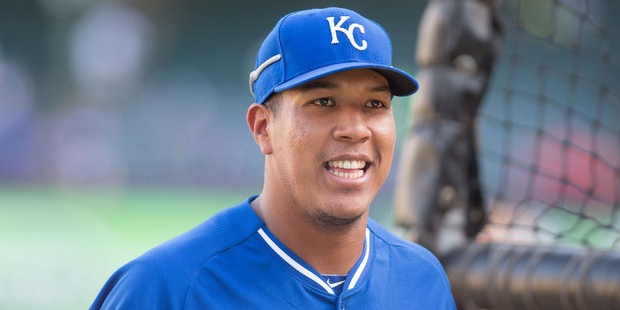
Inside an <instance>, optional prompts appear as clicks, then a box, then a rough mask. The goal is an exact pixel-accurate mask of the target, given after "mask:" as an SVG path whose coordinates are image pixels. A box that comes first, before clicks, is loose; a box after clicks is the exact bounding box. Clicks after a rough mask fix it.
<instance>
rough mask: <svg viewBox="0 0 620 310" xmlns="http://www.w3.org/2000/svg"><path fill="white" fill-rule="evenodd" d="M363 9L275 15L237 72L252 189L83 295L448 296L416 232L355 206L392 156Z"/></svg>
mask: <svg viewBox="0 0 620 310" xmlns="http://www.w3.org/2000/svg"><path fill="white" fill-rule="evenodd" d="M391 53H392V50H391V43H390V39H389V37H388V35H387V33H386V32H385V31H384V30H383V28H381V27H380V26H379V25H378V24H376V23H375V22H373V21H371V20H368V19H366V18H364V17H363V16H361V15H359V14H358V13H356V12H353V11H351V10H347V9H342V8H326V9H313V10H305V11H300V12H294V13H291V14H289V15H286V16H285V17H283V18H282V19H281V20H280V21H279V22H278V23H277V25H276V26H275V28H273V30H272V31H271V32H270V33H269V34H268V35H267V37H266V39H265V40H264V42H263V44H262V46H261V48H260V50H259V52H258V56H257V59H256V66H255V69H254V71H252V72H251V73H250V90H251V92H252V94H253V96H254V98H255V103H254V104H252V105H251V106H250V107H249V109H248V113H247V122H248V125H249V128H250V131H251V133H252V135H253V137H254V139H255V141H256V143H257V144H258V146H259V148H260V150H261V151H262V153H263V154H264V155H265V174H264V184H263V190H262V192H261V193H260V195H257V196H253V197H250V198H249V199H247V201H245V202H243V203H240V204H239V205H237V206H234V207H231V208H229V209H226V210H224V211H222V212H220V213H218V214H216V215H215V216H213V217H212V218H210V219H208V220H207V221H205V222H204V223H202V224H201V225H199V226H197V227H196V228H194V229H192V230H190V231H188V232H186V233H185V234H183V235H181V236H179V237H176V238H174V239H172V240H171V241H168V242H166V243H164V244H162V245H160V246H158V247H156V248H155V249H153V250H151V251H148V252H147V253H145V254H144V255H142V256H140V257H139V258H137V259H135V260H133V261H131V262H129V263H128V264H127V265H125V266H123V267H122V268H120V269H119V270H118V271H117V272H116V273H114V274H113V275H112V277H111V278H110V279H109V280H108V282H107V283H106V284H105V286H104V287H103V289H102V290H101V292H100V293H99V295H98V296H97V298H96V300H95V301H94V303H93V305H92V309H101V308H102V309H119V308H121V309H454V308H455V306H454V300H453V297H452V294H451V290H450V284H449V281H448V279H447V277H446V274H445V272H444V270H443V268H442V266H441V265H440V264H439V262H438V260H437V259H436V258H435V257H434V256H433V255H432V254H431V253H430V252H429V251H427V250H426V249H424V248H422V247H421V246H419V245H416V244H413V243H410V242H408V241H404V240H402V239H399V238H397V237H396V236H394V235H393V234H391V233H390V232H388V231H387V230H386V229H384V228H382V227H381V226H379V225H378V224H377V223H376V222H374V221H372V220H371V219H369V218H368V211H369V210H368V209H369V207H370V204H371V202H372V200H373V198H374V197H375V195H376V193H377V191H378V190H379V188H380V187H381V186H382V184H383V183H384V181H385V180H386V178H387V176H388V172H389V170H390V166H391V164H392V157H393V149H394V140H395V124H394V116H393V110H392V106H391V101H392V96H405V95H410V94H412V93H414V92H415V91H416V90H417V88H418V84H417V82H416V81H415V80H414V79H413V78H412V77H411V76H410V75H409V74H407V73H405V72H404V71H401V70H399V69H396V68H394V67H392V64H391Z"/></svg>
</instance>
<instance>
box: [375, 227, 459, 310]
mask: <svg viewBox="0 0 620 310" xmlns="http://www.w3.org/2000/svg"><path fill="white" fill-rule="evenodd" d="M368 228H369V230H370V231H371V233H372V235H373V236H374V245H375V250H374V256H375V260H374V268H373V269H374V273H373V275H374V276H375V277H376V278H377V279H381V280H380V281H381V285H379V286H385V287H389V292H390V294H392V295H393V296H401V297H402V298H400V301H395V302H398V303H401V306H402V307H401V306H399V308H412V307H413V308H416V309H455V305H454V298H453V296H452V289H451V287H450V281H449V280H448V276H447V275H446V272H445V270H444V268H443V266H442V265H441V263H440V262H439V260H438V259H437V257H436V256H435V255H433V253H431V252H430V251H429V250H427V249H426V248H424V247H422V246H421V245H419V244H415V243H412V242H409V241H407V240H404V239H402V238H399V237H398V236H396V235H394V234H393V233H391V232H390V231H388V230H387V229H385V228H383V227H382V226H380V225H379V224H377V223H376V222H374V221H372V220H369V223H368ZM412 288H414V289H412ZM403 305H406V306H403ZM414 305H415V306H414Z"/></svg>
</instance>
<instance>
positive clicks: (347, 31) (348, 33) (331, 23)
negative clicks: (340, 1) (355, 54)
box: [327, 16, 368, 51]
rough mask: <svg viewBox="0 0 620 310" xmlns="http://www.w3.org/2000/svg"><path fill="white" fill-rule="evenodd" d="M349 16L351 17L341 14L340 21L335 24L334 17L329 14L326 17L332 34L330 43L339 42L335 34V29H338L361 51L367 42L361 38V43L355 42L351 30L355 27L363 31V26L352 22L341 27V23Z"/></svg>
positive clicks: (366, 45)
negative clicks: (346, 26) (347, 25)
mask: <svg viewBox="0 0 620 310" xmlns="http://www.w3.org/2000/svg"><path fill="white" fill-rule="evenodd" d="M349 18H351V16H341V17H340V21H339V22H338V24H335V25H334V17H331V16H330V17H328V18H327V21H328V22H329V29H330V30H331V34H332V44H338V43H340V42H339V41H338V35H337V34H336V31H340V32H342V33H344V34H345V35H346V36H347V38H348V39H349V42H351V45H353V47H355V48H356V49H358V50H360V51H363V50H365V49H366V47H368V42H366V40H362V45H359V44H357V42H355V37H353V31H354V30H355V29H358V30H359V31H360V32H361V33H364V26H362V25H360V24H356V23H353V24H351V25H349V28H342V24H344V22H346V21H347V20H348V19H349Z"/></svg>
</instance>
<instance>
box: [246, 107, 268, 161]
mask: <svg viewBox="0 0 620 310" xmlns="http://www.w3.org/2000/svg"><path fill="white" fill-rule="evenodd" d="M246 118H247V122H248V126H249V127H250V131H251V132H252V136H254V141H256V144H258V146H259V147H260V150H261V152H262V153H263V154H265V155H269V154H271V153H273V148H272V146H271V139H270V135H269V127H268V124H269V120H270V119H271V112H270V111H269V110H268V109H267V107H265V106H264V105H262V104H258V103H254V104H252V105H251V106H250V107H249V108H248V113H247V116H246Z"/></svg>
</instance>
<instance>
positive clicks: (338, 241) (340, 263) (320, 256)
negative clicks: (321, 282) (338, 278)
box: [251, 195, 368, 274]
mask: <svg viewBox="0 0 620 310" xmlns="http://www.w3.org/2000/svg"><path fill="white" fill-rule="evenodd" d="M251 205H252V209H254V211H255V212H256V214H257V215H258V216H259V217H260V218H261V219H262V220H263V221H264V222H265V224H266V225H267V227H268V228H269V230H270V231H271V232H272V233H273V234H274V235H275V236H276V237H277V238H278V240H280V241H281V242H282V243H284V245H286V247H287V248H289V249H290V250H291V251H293V252H294V253H295V254H296V255H297V256H299V257H300V258H301V259H303V260H304V261H305V262H306V263H308V264H309V265H310V266H312V267H313V268H314V269H315V270H317V271H318V272H319V273H322V274H347V273H348V272H349V271H350V270H351V268H353V266H354V265H355V263H356V262H357V260H358V259H359V257H360V256H361V254H362V251H363V249H364V240H365V233H366V224H367V220H368V218H367V214H364V215H363V216H362V217H360V218H359V219H358V220H356V221H355V222H353V223H349V224H346V225H337V226H334V225H329V224H327V223H320V222H316V221H309V220H308V219H307V218H306V217H304V216H302V215H299V212H292V211H293V210H295V209H296V206H288V205H286V206H284V205H283V204H280V203H276V202H271V201H270V199H269V197H265V196H264V195H261V196H259V197H258V198H257V199H256V200H254V201H253V202H252V203H251Z"/></svg>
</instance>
